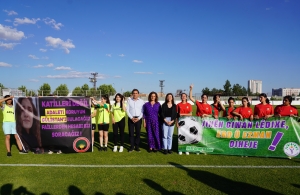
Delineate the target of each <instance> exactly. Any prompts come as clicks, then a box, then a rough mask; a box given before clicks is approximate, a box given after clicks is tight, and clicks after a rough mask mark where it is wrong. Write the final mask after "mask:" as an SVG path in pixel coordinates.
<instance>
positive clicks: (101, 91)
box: [0, 83, 131, 97]
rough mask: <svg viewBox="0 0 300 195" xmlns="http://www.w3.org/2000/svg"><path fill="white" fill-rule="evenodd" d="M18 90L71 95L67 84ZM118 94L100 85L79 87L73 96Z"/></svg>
mask: <svg viewBox="0 0 300 195" xmlns="http://www.w3.org/2000/svg"><path fill="white" fill-rule="evenodd" d="M0 88H1V89H6V88H7V87H5V86H4V85H3V84H1V83H0ZM18 90H20V91H22V92H23V93H24V95H25V96H36V95H39V96H49V95H57V96H67V95H68V94H69V93H70V90H69V88H68V86H67V85H66V84H61V85H59V86H58V87H57V88H56V89H55V90H52V89H51V86H50V85H49V84H48V83H44V84H43V85H41V86H40V87H39V89H38V90H37V91H34V90H28V89H27V88H26V86H24V85H21V86H20V87H18ZM115 93H116V90H115V88H114V87H113V86H112V85H111V84H103V85H100V86H99V87H98V88H96V90H95V89H94V88H90V87H89V85H88V84H83V85H82V86H81V87H80V86H77V87H75V88H74V89H73V91H72V96H101V95H114V94H115ZM130 94H131V92H130V91H126V92H124V93H123V95H125V96H126V97H129V96H130Z"/></svg>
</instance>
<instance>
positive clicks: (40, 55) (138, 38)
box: [0, 0, 300, 93]
mask: <svg viewBox="0 0 300 195" xmlns="http://www.w3.org/2000/svg"><path fill="white" fill-rule="evenodd" d="M299 10H300V1H299V0H243V1H241V0H213V1H209V0H111V1H109V0H98V1H94V0H51V1H50V0H48V1H46V0H26V1H24V0H1V1H0V83H2V84H3V85H4V86H5V87H10V88H18V87H20V86H21V85H24V86H26V88H27V89H30V90H37V89H39V88H40V86H42V85H43V84H44V83H48V84H50V86H51V89H52V90H53V91H54V90H55V89H56V87H58V86H59V85H60V84H66V85H67V86H68V89H69V90H73V89H74V88H75V87H77V86H79V87H81V86H82V85H83V84H85V83H86V84H88V85H89V86H90V87H92V86H93V84H92V83H91V82H90V80H89V77H91V76H92V75H91V73H93V72H97V73H98V77H97V87H98V86H100V85H102V84H111V85H112V86H113V87H114V88H115V89H116V91H117V92H125V91H131V90H132V89H133V88H137V89H139V90H140V92H142V93H149V92H151V91H156V92H159V91H160V87H159V80H164V92H165V93H169V92H171V93H175V92H176V90H177V89H182V90H188V89H189V85H190V84H194V90H193V91H194V93H201V91H202V89H203V88H205V87H208V88H210V89H212V88H217V89H223V85H224V84H225V81H226V80H229V81H230V83H231V85H233V84H240V85H242V86H245V87H246V88H247V81H248V80H262V87H263V92H265V93H268V92H271V91H272V88H284V87H287V88H290V87H291V88H292V87H293V88H300V79H299V74H300V12H299Z"/></svg>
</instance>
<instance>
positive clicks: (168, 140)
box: [163, 117, 174, 150]
mask: <svg viewBox="0 0 300 195" xmlns="http://www.w3.org/2000/svg"><path fill="white" fill-rule="evenodd" d="M166 120H167V121H170V120H171V117H166ZM173 132H174V125H173V126H168V125H166V124H165V123H164V124H163V147H164V149H165V150H171V149H172V140H173Z"/></svg>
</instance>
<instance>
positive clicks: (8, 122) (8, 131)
mask: <svg viewBox="0 0 300 195" xmlns="http://www.w3.org/2000/svg"><path fill="white" fill-rule="evenodd" d="M13 98H14V96H10V95H6V96H4V99H0V103H2V102H4V101H5V104H4V105H2V107H1V108H2V112H3V131H4V135H5V146H6V150H7V156H8V157H11V151H10V135H14V136H15V139H16V142H17V145H18V148H19V151H20V152H19V153H20V154H26V153H27V151H25V150H24V149H23V148H22V143H21V141H20V139H19V136H18V134H17V131H16V119H15V111H14V105H13Z"/></svg>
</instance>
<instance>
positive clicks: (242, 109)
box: [234, 106, 253, 118]
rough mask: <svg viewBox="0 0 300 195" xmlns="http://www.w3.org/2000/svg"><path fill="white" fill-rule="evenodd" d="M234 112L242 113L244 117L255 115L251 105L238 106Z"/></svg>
mask: <svg viewBox="0 0 300 195" xmlns="http://www.w3.org/2000/svg"><path fill="white" fill-rule="evenodd" d="M234 112H236V113H238V114H240V115H242V117H243V118H250V116H251V115H253V112H252V109H251V108H250V107H243V106H241V107H238V108H237V109H235V110H234Z"/></svg>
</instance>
